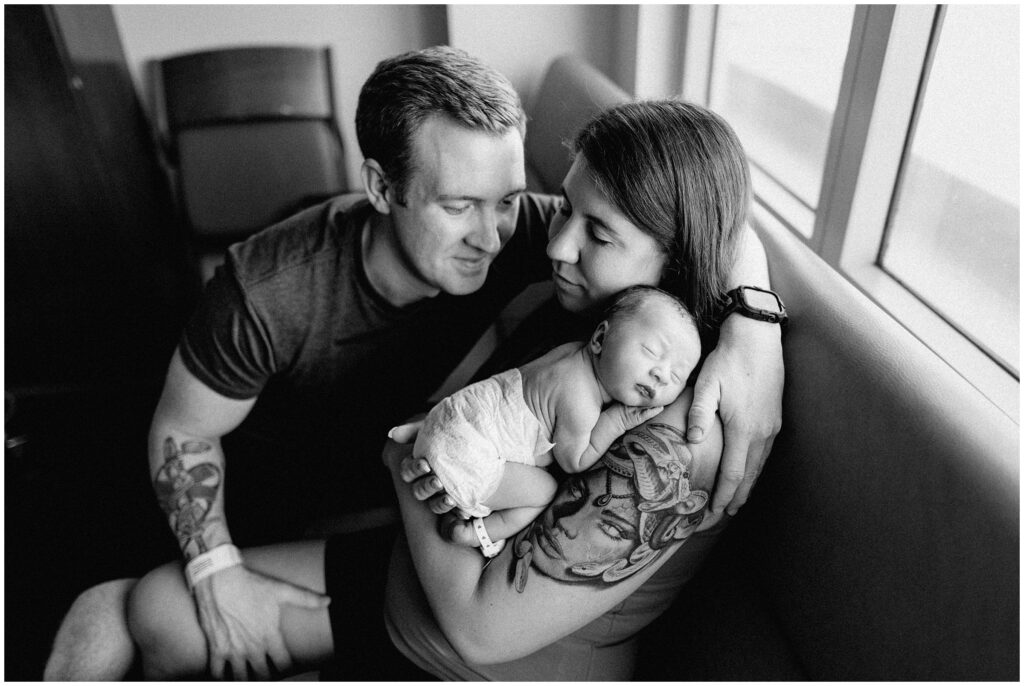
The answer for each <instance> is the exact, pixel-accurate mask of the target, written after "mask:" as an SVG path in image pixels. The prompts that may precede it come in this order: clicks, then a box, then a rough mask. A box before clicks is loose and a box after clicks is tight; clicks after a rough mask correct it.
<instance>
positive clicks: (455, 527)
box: [441, 462, 558, 547]
mask: <svg viewBox="0 0 1024 686" xmlns="http://www.w3.org/2000/svg"><path fill="white" fill-rule="evenodd" d="M557 488H558V484H557V482H556V481H555V478H554V477H553V476H551V475H550V474H548V473H547V470H545V469H542V468H540V467H533V466H530V465H525V464H519V463H516V462H506V463H505V469H504V471H503V472H502V475H501V481H499V482H498V488H497V489H496V490H495V491H494V493H492V494H491V496H490V497H489V498H487V499H486V500H485V501H484V504H485V505H487V507H489V508H491V509H492V510H494V511H493V512H491V514H489V515H487V516H486V517H484V527H485V528H486V529H487V533H488V535H489V536H490V538H491V540H492V541H499V540H501V539H504V538H508V537H509V536H514V535H515V534H517V533H519V531H521V530H522V529H524V528H526V525H527V524H529V523H530V522H532V521H533V520H534V519H535V518H536V517H537V515H539V514H540V513H541V512H543V511H544V508H545V507H547V506H548V503H550V502H551V499H552V498H554V497H555V490H556V489H557ZM441 531H442V532H443V535H444V537H445V538H446V539H448V540H449V541H452V542H453V543H458V544H459V545H466V546H473V547H475V546H478V545H480V542H479V539H477V537H476V534H475V533H474V531H473V523H472V522H471V521H466V520H464V519H461V518H459V517H455V516H452V517H450V518H449V519H448V520H447V523H446V524H442V526H441Z"/></svg>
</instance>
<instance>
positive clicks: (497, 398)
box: [413, 286, 700, 557]
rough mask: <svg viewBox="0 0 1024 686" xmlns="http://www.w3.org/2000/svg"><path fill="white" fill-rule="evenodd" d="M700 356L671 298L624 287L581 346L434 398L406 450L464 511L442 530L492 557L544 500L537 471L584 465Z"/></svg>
mask: <svg viewBox="0 0 1024 686" xmlns="http://www.w3.org/2000/svg"><path fill="white" fill-rule="evenodd" d="M699 358H700V337H699V336H698V333H697V326H696V323H695V322H694V319H693V316H692V315H691V314H690V313H689V311H687V309H686V307H685V306H684V305H683V304H682V302H680V301H679V299H678V298H676V297H675V296H673V295H671V294H669V293H666V292H665V291H662V290H660V289H658V288H654V287H652V286H633V287H632V288H628V289H626V290H625V291H623V292H622V293H620V294H619V295H618V296H616V298H615V299H614V301H613V302H612V304H611V306H610V307H609V308H608V310H607V312H606V313H605V318H604V320H603V321H602V322H601V323H600V324H598V325H597V328H596V329H595V330H594V333H593V334H592V335H591V337H590V340H589V341H586V342H584V343H566V344H565V345H561V346H559V347H557V348H555V349H554V350H552V351H551V352H549V353H547V354H546V355H544V356H543V357H540V358H538V359H536V360H534V361H533V362H530V363H528V364H526V365H524V366H522V367H519V368H515V369H510V370H508V371H507V372H502V373H501V374H497V375H495V376H492V377H491V378H489V379H485V380H484V381H480V382H478V383H475V384H472V385H470V386H467V387H466V388H464V389H462V390H460V391H458V392H456V393H453V394H452V395H450V396H448V397H447V398H445V399H444V400H442V401H441V402H440V403H438V405H437V406H435V407H434V408H433V409H432V410H431V411H430V413H429V414H428V415H427V418H426V420H425V422H424V424H423V427H422V428H421V429H420V432H419V435H418V436H417V438H416V443H415V445H414V446H413V454H414V455H415V456H416V457H423V458H426V460H427V462H429V463H430V467H431V469H432V470H433V472H434V473H435V474H436V476H437V478H438V480H440V482H441V485H442V486H444V489H445V490H446V491H447V492H448V494H449V495H450V496H451V497H452V499H453V500H454V501H455V503H456V505H457V506H458V508H459V510H460V511H461V514H462V516H463V517H464V518H465V519H463V520H460V519H457V518H453V519H451V520H449V522H450V524H449V526H448V527H447V530H446V532H445V534H446V535H447V537H448V538H450V539H451V540H453V541H455V542H457V543H460V544H462V545H468V546H479V547H480V549H481V552H482V553H483V554H484V555H485V556H486V557H493V556H494V555H497V554H498V553H499V552H500V551H501V549H502V547H503V546H504V540H501V539H505V538H507V537H509V536H511V535H513V534H515V533H516V532H518V531H519V530H520V529H522V528H524V527H525V526H526V525H527V524H529V523H530V522H531V521H533V519H534V518H536V517H537V515H539V514H540V513H541V512H542V511H543V509H544V508H545V507H546V506H547V504H548V503H549V502H550V500H551V498H552V497H553V496H554V493H555V489H556V485H557V484H556V483H555V479H554V477H552V476H551V475H550V474H548V473H547V471H546V470H545V469H544V467H547V466H549V465H550V464H551V462H552V460H554V461H555V462H557V463H558V465H559V466H560V467H561V468H562V469H563V470H564V471H565V472H567V473H572V472H581V471H584V470H586V469H588V468H589V467H590V466H591V465H593V464H594V463H595V462H596V461H597V460H598V458H600V457H601V455H603V454H604V452H605V451H606V450H607V449H608V447H609V446H610V445H611V444H612V442H613V441H614V440H615V439H616V438H618V437H619V436H621V435H622V434H623V433H625V432H626V431H627V430H629V429H631V428H633V427H635V426H638V425H640V424H642V423H643V422H645V421H647V420H648V419H650V418H651V417H653V416H655V415H656V414H658V413H659V412H661V410H662V408H663V407H664V406H665V405H668V404H670V403H671V402H672V401H674V400H675V399H676V398H677V397H678V396H679V394H680V393H681V392H682V390H683V386H684V385H685V384H686V380H687V378H688V377H689V376H690V372H691V371H693V368H694V366H696V364H697V361H698V359H699ZM602 408H603V409H602ZM466 520H469V521H466ZM495 540H497V541H498V543H495V542H494V541H495Z"/></svg>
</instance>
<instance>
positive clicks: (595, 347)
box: [590, 319, 608, 355]
mask: <svg viewBox="0 0 1024 686" xmlns="http://www.w3.org/2000/svg"><path fill="white" fill-rule="evenodd" d="M607 333H608V320H607V319H605V320H604V321H603V322H601V323H600V324H598V325H597V328H596V329H594V333H593V335H591V337H590V352H592V353H594V354H595V355H600V354H601V349H602V348H603V347H604V337H605V334H607Z"/></svg>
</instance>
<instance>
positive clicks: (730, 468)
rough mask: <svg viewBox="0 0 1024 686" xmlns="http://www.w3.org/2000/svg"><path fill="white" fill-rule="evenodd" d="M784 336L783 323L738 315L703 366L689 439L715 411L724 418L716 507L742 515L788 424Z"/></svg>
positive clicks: (695, 439) (703, 431) (696, 437)
mask: <svg viewBox="0 0 1024 686" xmlns="http://www.w3.org/2000/svg"><path fill="white" fill-rule="evenodd" d="M784 377H785V370H784V368H783V363H782V335H781V329H780V327H779V325H778V324H769V323H767V322H759V321H756V320H753V319H749V318H746V317H743V316H741V315H736V314H734V315H732V316H730V317H729V318H727V319H726V320H725V322H724V323H723V324H722V332H721V336H720V337H719V342H718V347H716V348H715V349H714V350H713V351H712V352H711V354H710V355H708V358H707V360H706V361H705V362H704V366H703V368H702V369H701V372H700V375H699V376H698V377H697V383H696V386H695V387H694V397H693V405H692V406H691V407H690V412H689V415H688V417H687V427H688V428H687V431H686V440H687V441H688V442H690V443H699V442H701V441H702V440H704V436H706V435H707V432H708V427H710V425H711V422H712V421H713V419H714V416H715V411H716V410H717V411H718V414H719V415H720V416H721V418H722V424H723V426H724V434H725V448H724V452H723V455H722V462H721V465H720V466H719V470H718V482H717V485H716V486H715V492H714V496H713V498H712V501H711V511H712V512H720V511H721V510H722V508H723V507H728V512H729V514H731V515H732V514H736V512H737V511H739V509H740V507H741V506H742V505H743V504H744V503H745V502H746V501H747V497H748V496H749V495H750V489H751V488H752V487H753V485H754V482H756V481H757V477H758V476H759V475H760V474H761V468H762V467H763V466H764V462H765V459H766V458H767V457H768V453H769V452H771V449H772V442H773V441H774V440H775V436H776V435H777V434H778V433H779V429H780V428H781V427H782V384H783V379H784Z"/></svg>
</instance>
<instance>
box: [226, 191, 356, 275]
mask: <svg viewBox="0 0 1024 686" xmlns="http://www.w3.org/2000/svg"><path fill="white" fill-rule="evenodd" d="M369 212H370V207H369V204H368V203H366V202H365V200H363V198H361V197H359V196H356V195H354V194H348V195H341V196H337V197H335V198H332V199H330V200H328V201H325V202H323V203H320V204H318V205H314V206H312V207H309V208H306V209H304V210H302V211H300V212H298V213H296V214H294V215H292V216H291V217H288V218H287V219H284V220H283V221H281V222H278V223H277V224H274V225H272V226H269V227H267V228H266V229H263V230H262V231H260V232H258V233H256V234H254V235H252V236H250V237H249V238H248V239H246V240H245V241H242V242H240V243H235V244H234V245H232V246H231V247H230V248H228V260H229V262H230V263H231V266H232V268H233V270H234V272H235V274H236V275H237V277H238V279H239V281H240V282H241V283H243V284H248V285H252V284H257V283H260V282H263V281H266V280H268V279H273V278H275V277H277V276H280V275H282V274H287V273H289V272H292V271H293V270H295V269H296V268H300V267H303V266H305V265H309V264H310V263H311V262H315V261H318V260H323V259H326V260H328V261H330V260H336V258H337V255H338V253H339V252H345V251H350V250H352V246H353V244H354V243H355V240H354V239H355V237H356V235H357V234H358V230H359V228H360V227H361V226H362V224H363V222H364V221H365V219H366V217H367V216H368V214H369Z"/></svg>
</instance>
